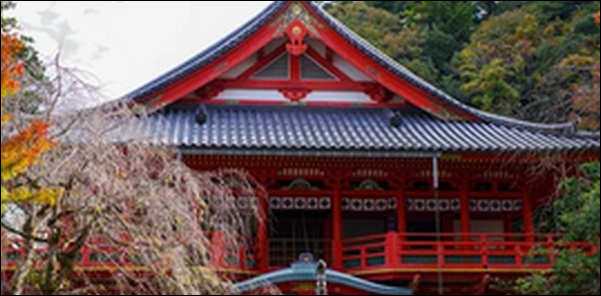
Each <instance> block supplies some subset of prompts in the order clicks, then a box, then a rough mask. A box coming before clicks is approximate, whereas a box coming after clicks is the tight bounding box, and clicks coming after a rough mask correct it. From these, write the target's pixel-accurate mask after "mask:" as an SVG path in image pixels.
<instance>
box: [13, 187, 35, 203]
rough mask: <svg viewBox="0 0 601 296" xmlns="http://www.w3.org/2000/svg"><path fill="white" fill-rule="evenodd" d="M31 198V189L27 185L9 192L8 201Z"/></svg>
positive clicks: (18, 201)
mask: <svg viewBox="0 0 601 296" xmlns="http://www.w3.org/2000/svg"><path fill="white" fill-rule="evenodd" d="M30 199H31V191H29V188H27V187H19V188H17V189H14V190H13V191H11V192H10V201H11V202H13V203H22V202H26V201H28V200H30Z"/></svg>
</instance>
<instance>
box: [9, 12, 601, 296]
mask: <svg viewBox="0 0 601 296" xmlns="http://www.w3.org/2000/svg"><path fill="white" fill-rule="evenodd" d="M131 99H132V101H131V102H132V103H133V104H135V105H138V106H145V107H147V108H149V109H151V110H153V115H152V116H151V117H150V118H149V119H147V120H146V122H145V124H144V129H143V130H141V131H139V133H140V134H143V135H146V136H147V137H148V141H149V142H150V143H153V144H157V145H166V146H175V147H178V148H179V149H180V151H181V153H182V159H183V161H184V162H185V163H187V164H188V165H189V166H190V167H192V168H194V169H197V170H203V171H205V170H207V171H209V170H218V169H224V168H233V169H239V170H244V171H247V172H249V173H250V174H251V175H252V176H253V177H254V178H256V180H258V181H259V182H260V183H261V185H262V186H263V187H264V188H265V189H266V190H267V193H268V198H266V199H253V200H247V199H240V200H239V204H238V206H239V207H240V208H241V209H244V208H248V207H249V206H250V205H251V203H253V202H256V204H257V205H258V206H259V208H260V210H261V212H262V213H263V214H264V215H265V217H268V218H267V219H266V220H263V221H261V222H260V223H259V225H258V227H256V235H255V238H253V239H252V240H251V239H249V240H248V242H249V243H248V244H247V248H245V249H244V250H234V251H227V252H226V254H223V256H220V257H219V258H218V259H217V260H215V261H217V262H215V264H217V265H218V267H219V268H221V269H222V270H223V271H224V272H227V273H229V274H231V275H233V276H236V277H237V278H238V279H239V280H240V281H241V283H240V285H239V287H241V290H245V291H249V290H252V289H254V288H257V287H256V286H253V285H252V283H253V281H255V282H259V281H260V280H268V281H271V282H272V283H274V284H277V285H278V286H279V287H280V288H281V289H282V290H283V291H284V292H285V293H286V294H290V295H295V294H297V295H310V294H313V293H314V289H315V287H314V281H313V280H312V278H311V272H308V271H307V270H308V269H307V268H309V267H310V265H306V266H304V267H303V266H302V265H303V264H302V263H301V264H300V265H301V266H300V267H299V264H296V267H293V268H289V267H290V266H291V264H293V263H295V262H296V261H297V258H298V257H299V256H300V255H302V254H305V255H306V256H308V258H310V257H313V258H316V259H323V260H325V261H326V262H327V263H328V265H329V268H330V271H329V272H330V273H329V274H328V276H329V278H330V279H331V283H330V286H329V293H330V294H332V295H399V294H418V295H439V294H444V295H459V294H464V293H465V294H468V295H505V294H507V291H503V290H499V289H496V288H495V287H494V286H493V285H491V282H492V281H493V280H494V279H501V280H511V279H516V278H518V277H521V276H524V275H527V274H529V273H532V272H536V271H546V270H549V269H550V268H551V267H552V265H553V264H554V260H555V255H554V254H555V252H552V251H553V250H558V249H561V248H566V247H568V248H585V249H586V250H587V251H591V252H593V251H594V247H592V246H587V245H586V244H570V245H566V244H562V243H560V242H559V239H560V237H559V236H558V235H556V234H550V233H538V232H537V227H536V223H535V222H534V220H535V219H534V215H535V213H536V212H537V210H539V209H541V208H543V207H544V206H545V205H547V204H548V203H549V202H550V201H551V200H552V199H553V198H555V197H556V195H555V193H556V188H557V184H558V182H559V181H560V178H561V177H563V176H560V175H557V174H555V173H553V171H551V170H549V171H544V170H543V169H542V168H543V167H545V166H549V165H564V166H565V165H566V163H569V164H571V165H573V166H568V167H567V171H568V172H570V171H572V172H573V171H574V170H575V168H576V167H577V166H578V164H579V163H583V162H586V161H591V160H597V161H598V160H599V134H598V133H596V134H594V133H586V132H581V131H578V128H577V124H575V123H569V124H557V125H545V124H536V123H530V122H522V121H518V120H514V119H511V118H505V117H502V116H497V115H493V114H488V113H485V112H481V111H479V110H475V109H473V108H471V107H469V106H466V105H464V104H462V103H461V102H459V101H457V100H455V99H454V98H452V97H450V96H449V95H447V94H445V93H444V92H442V91H440V90H438V89H437V88H436V87H434V86H432V85H431V84H429V83H427V82H425V81H424V80H422V79H420V78H419V77H417V76H416V75H415V74H413V73H411V72H410V71H408V70H407V69H405V68H404V67H402V66H401V65H399V64H397V63H396V62H394V61H393V60H392V59H391V58H389V57H387V56H386V55H385V54H383V53H381V52H380V51H378V50H377V49H376V48H375V47H373V46H372V45H370V44H369V43H368V42H366V41H365V40H363V39H362V38H361V37H359V36H357V35H356V34H355V33H353V32H352V31H351V30H349V29H348V28H346V27H345V26H344V25H342V24H341V23H340V22H338V21H337V20H335V19H334V18H333V17H332V16H330V15H329V14H328V13H327V12H325V11H324V10H322V9H321V8H320V7H319V6H318V5H317V4H315V3H313V2H311V1H277V2H274V3H273V4H272V5H270V6H269V7H268V8H266V9H265V11H263V12H261V13H260V14H259V15H258V16H257V17H255V18H254V19H252V20H250V21H249V22H248V23H247V24H245V25H244V26H242V27H241V28H240V29H238V30H236V31H235V32H232V33H231V34H230V35H229V36H227V37H225V38H224V39H223V40H221V41H219V42H218V43H217V44H215V45H213V46H211V47H210V48H208V49H206V50H205V51H203V52H201V53H200V54H198V55H197V56H195V57H193V58H191V59H190V60H189V61H187V62H186V63H184V64H182V65H180V66H179V67H177V68H175V69H174V70H172V71H171V72H169V73H166V74H165V75H163V76H161V77H159V78H157V79H156V80H154V81H152V82H151V83H149V84H147V85H145V86H143V87H142V88H140V89H139V90H137V91H135V92H134V93H132V94H131ZM213 241H214V242H215V247H216V248H217V249H219V248H221V247H222V245H221V244H220V243H219V242H220V236H219V234H218V233H216V234H214V235H213ZM226 249H227V248H226ZM542 249H544V250H546V251H549V250H551V252H542V251H541V252H538V253H537V251H536V250H542ZM225 257H227V258H225ZM9 259H10V258H9ZM226 259H227V260H226ZM304 263H306V262H304ZM81 264H82V265H90V266H97V265H99V264H101V263H98V262H94V258H92V254H84V256H83V260H82V263H81ZM3 266H6V264H5V262H3ZM307 266H309V267H307ZM249 292H250V291H249Z"/></svg>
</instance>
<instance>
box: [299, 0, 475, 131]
mask: <svg viewBox="0 0 601 296" xmlns="http://www.w3.org/2000/svg"><path fill="white" fill-rule="evenodd" d="M303 5H305V7H306V8H307V10H308V11H310V12H311V13H312V15H313V16H314V17H315V18H316V19H319V20H322V23H324V24H325V23H327V22H326V21H325V20H323V19H322V18H321V16H319V15H318V14H317V13H315V12H314V11H313V9H312V8H311V7H310V6H309V4H308V3H305V2H303ZM317 30H318V31H319V35H318V36H319V38H320V39H321V41H322V42H324V43H325V44H326V45H327V46H328V47H330V48H331V49H332V50H334V51H335V52H336V53H337V54H338V55H340V56H341V57H342V58H344V59H346V60H347V61H348V62H349V63H350V64H351V65H353V66H355V67H356V68H357V69H359V70H360V71H362V72H363V73H364V74H366V75H367V76H368V77H370V78H372V79H374V80H375V81H377V82H379V83H380V84H382V85H383V86H385V87H386V88H387V89H389V90H391V91H392V92H394V93H395V94H397V95H398V96H400V97H401V98H403V99H405V100H407V101H409V102H411V103H412V104H414V105H416V106H418V107H421V108H423V109H425V110H429V111H430V112H432V113H434V114H441V113H442V111H443V109H446V110H450V111H453V112H454V113H456V114H457V115H460V116H461V117H463V118H466V119H468V120H473V121H477V120H478V119H477V118H476V117H474V116H472V115H470V114H468V113H466V112H464V111H461V110H459V109H457V108H455V107H453V106H450V105H447V104H444V103H443V102H441V101H440V100H437V99H434V98H433V97H432V96H430V95H429V94H427V93H426V92H424V91H423V90H421V89H419V88H418V87H416V86H415V85H413V84H411V83H409V82H407V81H406V80H404V79H401V78H400V77H398V76H397V75H395V74H393V73H392V72H391V71H389V70H387V69H385V68H384V67H382V66H381V65H380V64H378V63H377V62H375V61H374V60H373V59H371V58H370V57H368V56H367V55H366V54H364V53H363V52H361V51H360V50H358V49H357V48H355V47H354V46H353V45H352V44H350V43H349V42H348V41H347V40H346V39H345V38H344V37H342V36H340V35H339V34H338V33H337V32H335V31H334V30H333V29H332V28H331V27H330V26H323V27H317ZM435 102H437V103H439V104H436V103H435Z"/></svg>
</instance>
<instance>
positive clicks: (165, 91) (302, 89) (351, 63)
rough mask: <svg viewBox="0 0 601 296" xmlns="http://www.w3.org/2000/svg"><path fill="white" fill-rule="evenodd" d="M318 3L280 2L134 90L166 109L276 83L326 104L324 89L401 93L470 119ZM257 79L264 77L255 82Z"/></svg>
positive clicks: (375, 101)
mask: <svg viewBox="0 0 601 296" xmlns="http://www.w3.org/2000/svg"><path fill="white" fill-rule="evenodd" d="M316 9H317V7H316V6H315V4H313V3H311V2H310V1H278V2H275V3H274V4H273V5H271V6H270V7H268V8H267V9H266V10H265V11H264V12H262V13H261V15H259V16H257V18H255V19H253V20H251V21H250V22H249V23H248V24H246V25H245V26H243V27H242V28H240V29H239V30H238V31H236V32H234V33H233V34H232V35H231V36H228V37H227V38H225V39H224V40H223V41H221V42H220V43H219V44H216V45H214V46H213V47H211V48H209V49H208V50H207V51H205V52H204V53H201V54H199V55H198V56H197V57H195V58H193V59H192V60H191V61H189V62H188V63H185V64H184V65H182V66H180V67H179V69H175V70H174V71H172V72H171V73H168V74H166V75H164V76H163V77H160V78H159V79H157V80H155V81H153V82H152V83H150V84H149V85H147V86H145V87H143V88H142V89H140V90H138V91H136V92H134V93H133V96H134V97H135V99H136V102H138V103H140V102H143V103H145V104H146V105H147V106H150V107H151V108H152V109H160V108H162V107H163V106H165V105H168V104H171V103H173V102H176V101H180V100H186V99H187V100H193V101H195V102H196V103H198V102H206V103H211V102H212V100H213V99H215V98H218V96H219V95H220V94H221V93H223V92H226V91H230V93H231V91H241V90H248V91H255V93H256V92H257V91H265V92H270V93H274V91H275V92H277V93H279V94H282V95H283V96H284V97H285V98H286V99H287V100H288V101H287V102H283V103H288V104H305V103H308V101H307V99H309V101H311V103H314V104H319V103H320V101H321V99H320V98H321V97H322V96H320V95H319V94H320V93H323V94H325V96H323V98H324V100H323V103H331V101H332V98H334V100H335V101H337V102H339V103H341V104H351V105H363V104H365V105H373V106H382V107H386V106H388V104H389V103H390V102H392V101H393V100H394V99H395V98H396V100H395V101H396V102H399V101H402V102H408V103H410V104H412V105H414V106H417V107H419V108H422V109H424V110H426V111H428V112H430V113H432V114H435V115H437V116H440V117H447V118H459V119H462V120H465V119H470V118H469V116H466V115H465V114H462V113H463V112H462V111H461V110H454V108H453V107H452V106H449V109H448V110H443V108H442V107H443V105H444V104H441V102H438V101H437V100H436V99H434V98H433V97H432V96H430V95H428V94H427V93H426V92H424V91H423V90H420V89H419V88H418V87H416V86H413V85H411V84H410V83H408V82H406V81H401V79H400V78H399V77H396V76H395V75H393V74H392V73H387V72H388V71H386V70H385V69H384V68H383V67H382V66H380V65H378V63H377V62H375V61H373V60H371V59H370V58H369V57H368V56H367V55H366V54H365V53H363V52H361V51H359V50H357V49H356V48H354V47H353V46H352V45H351V44H349V43H348V41H346V40H345V39H344V38H343V37H342V36H340V35H339V34H338V33H336V31H335V29H334V28H333V27H332V26H331V25H332V24H330V23H328V22H326V21H325V20H324V19H323V18H322V16H320V15H319V14H318V12H317V11H316ZM251 72H252V73H251ZM285 73H288V76H287V77H286V75H285ZM249 74H250V75H249ZM286 79H287V80H286ZM255 81H259V82H260V83H249V82H255ZM249 85H250V86H251V87H250V88H249V87H248V86H249ZM336 93H340V97H338V98H336V95H335V94H336ZM345 98H351V99H345ZM352 98H355V99H352ZM356 98H360V99H359V100H357V99H356ZM365 98H368V99H367V100H366V99H365ZM399 98H400V100H399ZM271 99H273V98H266V100H271ZM248 101H252V100H250V99H249V100H248ZM236 103H244V102H243V101H240V100H238V101H236ZM253 103H255V104H256V103H260V102H257V101H255V102H253Z"/></svg>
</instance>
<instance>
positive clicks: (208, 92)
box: [195, 80, 225, 100]
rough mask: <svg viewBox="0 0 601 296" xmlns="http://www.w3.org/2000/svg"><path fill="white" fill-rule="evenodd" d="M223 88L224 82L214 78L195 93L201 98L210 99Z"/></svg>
mask: <svg viewBox="0 0 601 296" xmlns="http://www.w3.org/2000/svg"><path fill="white" fill-rule="evenodd" d="M224 90H225V83H224V82H223V81H220V80H215V81H213V82H211V83H209V84H207V85H206V86H205V87H203V88H201V89H199V90H197V91H196V93H195V94H196V95H197V96H198V98H200V99H201V100H211V99H214V98H215V97H217V96H218V95H220V94H221V93H222V92H223V91H224Z"/></svg>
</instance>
